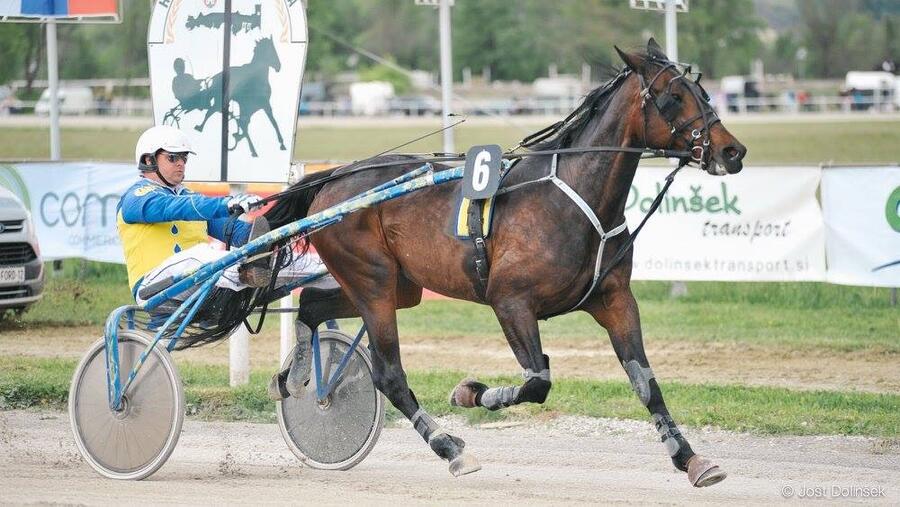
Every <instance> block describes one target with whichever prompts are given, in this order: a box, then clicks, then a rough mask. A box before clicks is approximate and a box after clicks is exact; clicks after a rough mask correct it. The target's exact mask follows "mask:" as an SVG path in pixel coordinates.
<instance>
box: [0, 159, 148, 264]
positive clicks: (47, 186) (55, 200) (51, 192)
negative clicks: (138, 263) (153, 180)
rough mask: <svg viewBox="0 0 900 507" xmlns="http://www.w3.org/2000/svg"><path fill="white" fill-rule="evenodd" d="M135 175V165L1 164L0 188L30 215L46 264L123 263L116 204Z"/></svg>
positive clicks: (92, 163) (70, 163)
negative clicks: (73, 261) (76, 260)
mask: <svg viewBox="0 0 900 507" xmlns="http://www.w3.org/2000/svg"><path fill="white" fill-rule="evenodd" d="M137 177H138V175H137V171H136V170H135V167H134V164H110V163H96V162H84V163H78V162H74V163H72V162H69V163H52V162H48V163H25V164H16V165H0V186H3V187H6V188H8V189H9V190H11V191H12V192H13V193H14V194H16V195H17V196H18V197H19V199H21V200H22V202H23V203H24V204H25V206H26V207H27V208H28V210H29V211H30V212H31V219H32V222H33V223H34V226H35V229H36V232H37V237H38V242H39V243H40V246H41V255H42V256H43V257H44V260H45V261H49V260H54V259H65V258H69V257H81V258H84V259H89V260H94V261H103V262H118V263H122V262H124V257H123V255H122V247H121V244H120V242H119V234H118V232H117V230H116V205H117V204H118V202H119V198H120V197H121V195H122V192H124V191H126V190H128V187H130V186H131V184H132V183H134V182H135V180H136V179H137Z"/></svg>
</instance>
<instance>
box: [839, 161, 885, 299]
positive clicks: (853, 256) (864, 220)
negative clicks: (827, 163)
mask: <svg viewBox="0 0 900 507" xmlns="http://www.w3.org/2000/svg"><path fill="white" fill-rule="evenodd" d="M822 207H823V208H824V209H825V226H826V227H827V233H828V234H827V242H826V245H825V246H826V250H827V255H828V281H829V282H832V283H841V284H846V285H867V286H875V287H900V167H866V168H861V167H830V168H828V169H826V170H825V175H824V176H823V178H822Z"/></svg>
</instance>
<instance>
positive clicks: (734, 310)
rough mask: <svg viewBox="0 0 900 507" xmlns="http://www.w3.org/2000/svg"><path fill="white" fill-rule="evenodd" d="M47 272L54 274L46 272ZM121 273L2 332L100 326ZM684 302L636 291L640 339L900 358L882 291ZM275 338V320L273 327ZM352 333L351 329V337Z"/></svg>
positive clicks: (439, 322) (62, 284)
mask: <svg viewBox="0 0 900 507" xmlns="http://www.w3.org/2000/svg"><path fill="white" fill-rule="evenodd" d="M47 267H48V270H49V269H50V266H49V265H48V266H47ZM127 285H128V284H127V282H126V275H125V268H124V266H121V265H117V264H104V263H97V262H87V261H80V260H70V261H65V262H64V263H63V270H62V272H61V273H59V274H57V275H55V276H50V277H48V279H47V286H46V289H45V293H44V298H43V299H42V300H41V301H40V302H39V303H37V304H35V305H34V306H33V307H31V309H30V310H29V311H28V312H27V313H26V314H25V315H24V316H23V317H21V320H14V319H11V318H10V319H8V320H7V321H5V322H0V332H2V331H4V330H7V331H14V330H16V329H22V328H24V327H28V328H36V327H64V326H76V325H88V326H101V325H102V324H103V323H104V322H105V320H106V317H107V315H108V314H109V312H110V311H111V310H112V309H114V308H116V307H118V306H121V305H123V304H127V303H129V302H130V301H131V294H130V292H129V291H128V286H127ZM687 286H688V294H687V295H686V296H684V297H681V298H678V299H672V298H670V297H669V292H668V291H669V284H668V283H665V282H635V283H634V284H633V287H634V290H635V295H636V297H637V300H638V303H639V305H640V309H641V321H642V326H643V330H644V336H645V337H646V340H647V341H648V343H649V342H675V341H677V342H699V343H704V342H744V343H752V344H759V345H765V344H773V345H784V344H789V345H791V346H794V347H797V348H826V349H831V350H837V351H853V350H860V349H866V348H872V347H875V348H878V349H880V350H884V351H885V352H888V353H900V333H898V329H900V311H898V309H897V308H893V307H891V306H890V292H889V289H885V288H872V287H846V286H839V285H830V284H825V283H811V282H810V283H770V282H766V283H742V284H729V283H717V282H689V283H688V284H687ZM540 325H541V333H542V336H543V339H544V340H545V342H546V343H552V342H553V340H557V339H566V340H595V339H597V338H598V337H602V338H605V336H606V334H605V331H604V330H603V329H601V328H600V327H599V326H598V325H597V324H596V323H595V322H594V320H593V319H592V318H591V317H590V316H588V315H587V314H584V313H575V314H571V315H565V316H562V317H557V318H554V319H552V320H550V321H545V322H541V324H540ZM266 326H267V327H266V329H273V330H274V329H275V328H277V326H278V319H274V318H272V319H268V320H267V322H266ZM399 326H400V333H401V335H404V336H415V337H419V338H450V337H456V336H468V337H479V338H487V339H493V340H502V339H503V338H502V336H503V334H502V331H501V329H500V326H499V324H498V323H497V320H496V318H495V317H494V315H493V312H492V311H491V309H490V308H488V307H486V306H481V305H476V304H472V303H467V302H462V301H426V302H424V303H422V304H421V305H420V306H418V307H416V308H414V309H411V310H403V311H401V312H400V313H399ZM356 327H357V325H356V323H353V324H351V325H350V326H349V327H348V328H350V329H355V328H356Z"/></svg>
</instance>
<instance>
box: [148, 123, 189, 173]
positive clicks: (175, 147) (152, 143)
mask: <svg viewBox="0 0 900 507" xmlns="http://www.w3.org/2000/svg"><path fill="white" fill-rule="evenodd" d="M158 150H166V151H168V152H169V153H184V152H188V153H194V152H193V151H191V141H190V139H188V137H187V135H185V133H184V132H182V131H180V130H178V129H177V128H175V127H171V126H169V125H157V126H155V127H150V128H149V129H147V131H146V132H144V133H143V134H141V137H140V138H139V139H138V142H137V146H135V148H134V161H135V162H137V163H138V165H139V166H141V165H143V161H142V160H141V159H142V158H143V157H144V155H153V154H154V153H156V152H157V151H158Z"/></svg>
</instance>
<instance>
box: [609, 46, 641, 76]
mask: <svg viewBox="0 0 900 507" xmlns="http://www.w3.org/2000/svg"><path fill="white" fill-rule="evenodd" d="M613 47H614V48H616V53H619V58H621V59H622V61H623V62H625V65H627V66H628V68H630V69H631V70H633V71H635V72H640V71H641V68H642V67H643V66H644V61H643V59H641V57H639V56H638V55H634V54H631V53H626V52H624V51H622V50H621V49H619V46H613Z"/></svg>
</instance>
